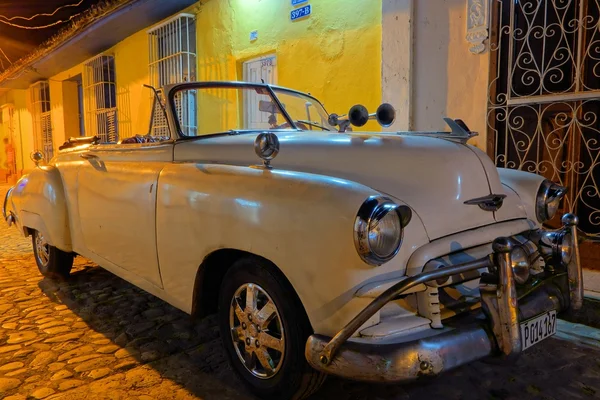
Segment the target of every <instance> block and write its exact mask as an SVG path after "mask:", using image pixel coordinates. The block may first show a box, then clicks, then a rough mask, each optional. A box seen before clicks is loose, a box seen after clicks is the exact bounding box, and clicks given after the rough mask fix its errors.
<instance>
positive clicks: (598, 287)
mask: <svg viewBox="0 0 600 400" xmlns="http://www.w3.org/2000/svg"><path fill="white" fill-rule="evenodd" d="M583 288H584V290H585V292H584V295H585V297H590V298H592V299H596V300H600V271H598V270H593V269H584V270H583Z"/></svg>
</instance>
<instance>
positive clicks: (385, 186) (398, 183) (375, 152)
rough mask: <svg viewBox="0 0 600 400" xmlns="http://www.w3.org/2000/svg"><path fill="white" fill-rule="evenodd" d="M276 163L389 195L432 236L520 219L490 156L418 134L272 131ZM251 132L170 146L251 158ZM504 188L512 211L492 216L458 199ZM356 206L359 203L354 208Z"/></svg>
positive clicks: (202, 156) (222, 157)
mask: <svg viewBox="0 0 600 400" xmlns="http://www.w3.org/2000/svg"><path fill="white" fill-rule="evenodd" d="M276 134H277V136H278V137H279V142H280V151H279V154H278V156H277V158H275V159H274V160H273V161H272V165H273V167H274V168H277V169H285V170H293V171H301V172H309V173H314V174H321V175H327V176H333V177H338V178H343V179H347V180H351V181H355V182H358V183H361V184H363V185H365V186H369V187H371V188H373V189H375V190H377V191H380V192H382V193H385V194H388V195H391V196H393V197H395V198H397V199H399V200H401V201H403V202H404V203H406V204H407V205H409V206H410V207H411V208H412V209H413V211H414V212H415V213H416V214H417V215H418V217H419V218H420V219H421V221H422V223H423V225H424V227H425V230H426V231H427V234H428V236H429V238H430V239H431V240H433V239H437V238H440V237H442V236H446V235H450V234H452V233H455V232H460V231H464V230H468V229H471V228H475V227H479V226H482V225H487V224H491V223H494V222H496V221H499V220H507V219H514V218H525V217H526V215H525V214H524V211H523V208H522V207H519V206H518V204H517V203H518V197H517V196H516V195H515V194H514V193H513V192H507V190H506V188H505V187H503V186H502V184H501V183H500V179H499V176H498V172H497V169H496V167H495V166H494V164H493V163H492V162H491V160H490V159H489V157H487V155H486V154H485V153H483V152H482V151H480V150H479V149H477V148H475V147H473V146H468V145H464V144H461V143H457V142H453V141H450V140H445V139H440V138H435V137H427V136H424V135H405V134H402V135H399V134H376V133H357V132H353V133H330V134H328V133H321V132H319V133H311V132H296V131H294V132H277V133H276ZM255 138H256V135H255V134H240V135H231V136H220V137H205V138H199V139H196V140H188V141H183V142H181V143H178V144H177V145H176V146H175V154H174V158H175V161H179V162H189V161H197V162H202V163H215V164H233V165H257V164H260V163H261V160H260V159H259V158H258V157H257V156H256V154H255V152H254V139H255ZM491 193H493V194H506V195H509V196H511V199H512V200H513V201H511V202H508V203H507V204H506V205H507V206H510V207H511V210H502V211H503V212H502V213H501V214H500V213H498V215H495V213H494V212H491V211H484V210H482V209H481V208H479V207H478V206H477V205H467V204H465V201H467V200H472V199H475V198H479V197H483V196H487V195H489V194H491ZM357 211H358V210H357Z"/></svg>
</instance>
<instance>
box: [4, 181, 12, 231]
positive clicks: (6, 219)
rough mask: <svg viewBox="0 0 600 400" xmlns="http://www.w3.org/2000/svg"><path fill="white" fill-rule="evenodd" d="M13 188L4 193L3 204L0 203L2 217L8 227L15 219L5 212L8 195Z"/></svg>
mask: <svg viewBox="0 0 600 400" xmlns="http://www.w3.org/2000/svg"><path fill="white" fill-rule="evenodd" d="M13 189H14V187H11V188H10V189H8V191H7V192H6V196H4V202H3V203H2V217H3V218H4V220H5V221H6V222H8V226H11V225H12V223H13V222H14V220H15V217H14V215H13V214H12V213H9V212H8V210H7V207H6V206H7V204H8V198H9V197H10V193H11V192H12V191H13Z"/></svg>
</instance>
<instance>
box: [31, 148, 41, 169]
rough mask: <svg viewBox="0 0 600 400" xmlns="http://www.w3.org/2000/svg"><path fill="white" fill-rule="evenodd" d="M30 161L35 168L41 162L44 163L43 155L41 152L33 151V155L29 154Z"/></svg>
mask: <svg viewBox="0 0 600 400" xmlns="http://www.w3.org/2000/svg"><path fill="white" fill-rule="evenodd" d="M30 157H31V161H33V163H34V164H35V166H36V167H37V166H38V165H39V164H40V163H41V162H42V161H44V154H43V153H42V152H41V151H35V152H33V153H31V156H30Z"/></svg>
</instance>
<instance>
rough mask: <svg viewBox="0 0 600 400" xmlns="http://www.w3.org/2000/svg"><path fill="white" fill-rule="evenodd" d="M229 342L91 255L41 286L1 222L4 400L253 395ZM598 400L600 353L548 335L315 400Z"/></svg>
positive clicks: (0, 195)
mask: <svg viewBox="0 0 600 400" xmlns="http://www.w3.org/2000/svg"><path fill="white" fill-rule="evenodd" d="M6 189H7V187H3V186H0V200H3V199H4V192H5V190H6ZM218 336H219V335H218V330H217V327H216V324H215V319H214V317H209V318H206V319H204V320H202V321H200V322H191V321H190V319H189V318H188V316H187V315H186V314H184V313H183V312H181V311H179V310H176V309H174V308H173V307H171V306H169V305H168V304H166V303H165V302H163V301H161V300H159V299H157V298H155V297H153V296H152V295H150V294H147V293H145V292H144V291H142V290H140V289H138V288H136V287H134V286H132V285H130V284H129V283H127V282H125V281H123V280H122V279H120V278H118V277H116V276H114V275H112V274H111V273H109V272H107V271H105V270H103V269H101V268H99V267H97V266H96V265H94V264H93V263H91V262H89V261H87V260H85V259H82V258H81V257H77V258H76V265H75V267H74V270H73V277H72V279H70V280H69V281H67V282H61V283H55V282H52V281H50V280H48V279H42V277H41V275H40V274H39V273H38V271H37V268H36V266H35V262H34V260H33V256H32V254H31V250H30V241H29V239H24V238H22V237H20V236H19V234H18V232H17V231H16V229H14V228H10V229H9V228H8V227H7V226H6V225H5V224H4V223H3V221H2V222H0V398H4V399H6V400H17V399H19V400H22V399H41V398H45V399H84V398H86V399H139V400H150V399H160V400H162V399H167V400H168V399H235V400H238V399H239V400H241V399H248V398H249V396H248V395H247V394H246V392H245V391H244V389H243V387H242V385H241V384H240V383H239V382H238V381H237V379H236V378H235V376H234V375H233V373H232V371H231V370H230V368H229V367H228V365H227V363H226V361H225V355H224V353H223V350H222V349H221V346H220V340H219V337H218ZM599 397H600V351H597V350H595V349H587V348H582V347H577V346H576V345H575V344H572V343H570V342H566V341H559V340H555V339H548V340H546V341H544V342H542V343H541V344H539V345H538V346H536V347H534V348H532V349H530V350H528V351H527V352H526V353H525V354H524V355H523V356H522V357H521V358H520V359H519V360H518V361H517V362H516V363H515V364H514V365H507V364H499V365H495V364H490V363H484V362H476V363H473V364H471V365H468V366H466V367H463V368H460V369H457V370H455V371H453V372H450V373H447V374H445V375H443V376H442V377H439V378H437V379H434V380H431V381H427V382H418V383H415V384H411V385H406V386H399V385H393V386H390V385H388V386H382V385H366V384H361V383H355V382H350V381H345V380H341V379H335V378H329V379H328V380H327V382H326V383H325V385H324V387H323V388H322V390H321V391H320V392H319V393H317V394H316V395H315V396H314V397H313V399H314V400H317V399H341V400H344V399H357V400H358V399H376V400H397V399H426V398H435V399H540V398H544V399H587V398H599Z"/></svg>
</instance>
